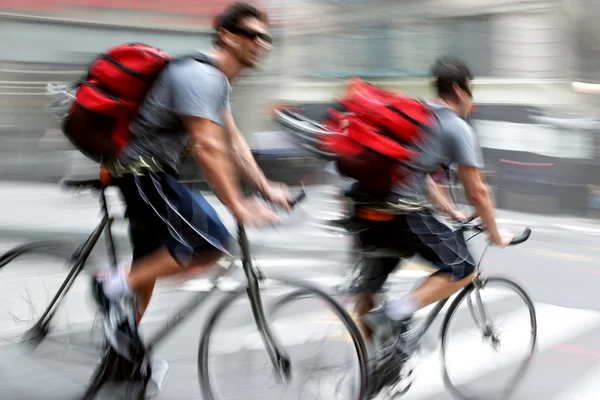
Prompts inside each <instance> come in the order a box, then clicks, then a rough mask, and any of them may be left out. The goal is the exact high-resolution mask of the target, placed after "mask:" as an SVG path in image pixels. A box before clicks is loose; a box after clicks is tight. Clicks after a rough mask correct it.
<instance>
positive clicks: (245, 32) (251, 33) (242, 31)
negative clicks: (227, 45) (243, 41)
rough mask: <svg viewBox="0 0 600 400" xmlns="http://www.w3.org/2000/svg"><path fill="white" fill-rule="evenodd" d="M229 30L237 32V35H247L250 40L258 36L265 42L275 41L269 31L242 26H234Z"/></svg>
mask: <svg viewBox="0 0 600 400" xmlns="http://www.w3.org/2000/svg"><path fill="white" fill-rule="evenodd" d="M228 31H229V32H231V33H233V34H236V35H242V36H244V37H247V38H248V39H250V40H256V39H257V38H258V39H260V40H262V41H263V42H265V43H268V44H272V43H273V38H272V37H271V35H269V34H267V33H263V32H257V31H252V30H249V29H244V28H241V27H234V28H231V29H228Z"/></svg>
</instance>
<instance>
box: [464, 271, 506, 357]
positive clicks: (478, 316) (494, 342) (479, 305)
mask: <svg viewBox="0 0 600 400" xmlns="http://www.w3.org/2000/svg"><path fill="white" fill-rule="evenodd" d="M484 287H485V281H482V280H481V279H480V278H479V276H477V277H476V278H475V279H474V280H473V292H472V293H471V294H470V295H469V296H468V297H467V305H468V307H469V311H470V313H471V317H472V318H473V321H474V322H475V326H477V328H478V329H479V330H480V331H481V333H482V336H483V338H484V339H488V340H489V341H490V344H491V346H492V348H493V349H494V350H496V351H497V350H498V349H499V348H500V339H499V337H498V333H497V332H496V331H495V329H494V324H493V323H492V321H490V320H489V319H488V315H489V313H488V312H487V310H486V309H485V306H484V305H483V301H482V300H481V293H480V290H481V289H483V288H484ZM473 298H474V300H475V304H473Z"/></svg>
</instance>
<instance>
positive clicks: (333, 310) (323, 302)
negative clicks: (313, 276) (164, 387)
mask: <svg viewBox="0 0 600 400" xmlns="http://www.w3.org/2000/svg"><path fill="white" fill-rule="evenodd" d="M245 293H246V291H245V287H239V288H237V289H236V290H235V291H233V292H232V293H229V294H228V295H227V296H226V297H225V298H224V299H223V300H222V302H221V303H220V304H219V305H218V306H217V308H216V309H215V311H214V312H213V313H212V315H211V317H210V318H209V320H208V323H207V325H206V327H205V329H204V332H203V334H202V337H201V341H200V350H199V355H198V368H199V379H200V387H201V391H202V393H203V395H204V398H205V399H206V400H217V399H218V400H221V399H228V398H233V397H235V398H239V399H256V398H280V399H328V400H329V399H332V400H333V399H355V400H359V399H363V398H364V393H365V390H366V382H367V366H366V351H365V345H364V342H363V339H362V337H361V336H360V333H359V331H358V328H357V327H356V325H355V324H354V322H353V321H352V319H351V318H350V316H349V315H348V313H347V312H346V311H345V310H344V309H343V308H342V307H341V306H340V305H339V304H338V303H337V302H336V301H334V300H333V299H332V298H331V297H329V296H328V295H327V294H326V293H325V292H323V291H322V290H320V289H318V288H316V287H313V286H310V285H307V284H305V283H302V282H297V281H290V280H287V279H285V280H276V281H273V280H267V281H265V282H264V283H261V286H260V295H261V298H262V300H263V304H264V308H265V317H266V320H267V323H268V324H269V327H270V329H271V332H272V334H273V336H274V338H275V339H276V341H277V343H279V344H280V345H281V347H282V348H283V350H284V351H285V353H286V354H287V356H288V357H289V359H290V362H291V379H290V380H288V381H287V382H285V383H284V382H279V381H278V379H277V371H276V370H275V369H274V368H273V365H272V363H271V359H270V357H269V355H268V353H267V350H266V348H265V345H264V344H263V342H262V340H261V336H260V333H259V331H258V328H257V326H256V323H255V322H254V319H253V314H252V311H251V308H250V307H251V305H250V302H249V299H248V297H247V296H244V294H245Z"/></svg>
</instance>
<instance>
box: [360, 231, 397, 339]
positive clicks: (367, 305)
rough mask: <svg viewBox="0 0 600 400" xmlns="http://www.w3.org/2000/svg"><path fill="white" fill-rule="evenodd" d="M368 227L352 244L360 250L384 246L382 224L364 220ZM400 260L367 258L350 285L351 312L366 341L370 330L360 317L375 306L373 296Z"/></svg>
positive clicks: (369, 335)
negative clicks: (353, 313)
mask: <svg viewBox="0 0 600 400" xmlns="http://www.w3.org/2000/svg"><path fill="white" fill-rule="evenodd" d="M365 224H366V225H368V228H366V229H364V230H361V231H360V233H359V234H358V235H357V236H356V237H355V245H356V246H357V247H359V248H360V249H361V250H363V251H368V250H370V249H381V248H385V247H389V246H388V240H387V233H388V231H387V230H386V226H385V225H386V223H385V222H383V223H381V222H368V223H366V222H365ZM399 261H400V259H399V258H395V257H367V258H365V259H364V260H363V263H362V265H360V267H359V268H360V275H359V277H358V279H357V281H356V282H354V283H353V285H352V289H351V291H352V293H353V294H355V298H356V304H355V307H354V312H355V314H356V316H357V319H358V327H359V329H360V330H361V333H362V334H363V337H364V338H365V340H366V341H367V342H370V341H371V333H372V332H371V329H370V328H369V326H368V325H367V324H365V323H364V322H363V320H362V317H363V316H364V315H365V314H366V313H368V312H369V311H371V310H372V309H373V308H374V307H375V296H376V295H377V294H378V293H379V292H380V291H381V289H382V287H383V285H384V284H385V282H386V281H387V278H388V276H389V274H390V273H392V272H393V271H394V269H396V267H397V265H398V263H399Z"/></svg>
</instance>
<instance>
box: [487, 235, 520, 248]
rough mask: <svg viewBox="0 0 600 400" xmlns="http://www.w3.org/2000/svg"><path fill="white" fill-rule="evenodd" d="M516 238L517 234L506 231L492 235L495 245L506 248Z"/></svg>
mask: <svg viewBox="0 0 600 400" xmlns="http://www.w3.org/2000/svg"><path fill="white" fill-rule="evenodd" d="M514 238H515V235H512V234H509V233H505V232H502V233H501V232H498V234H496V235H491V242H492V245H494V246H497V247H500V248H505V247H506V246H508V245H509V244H510V243H511V242H512V241H513V239H514Z"/></svg>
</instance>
